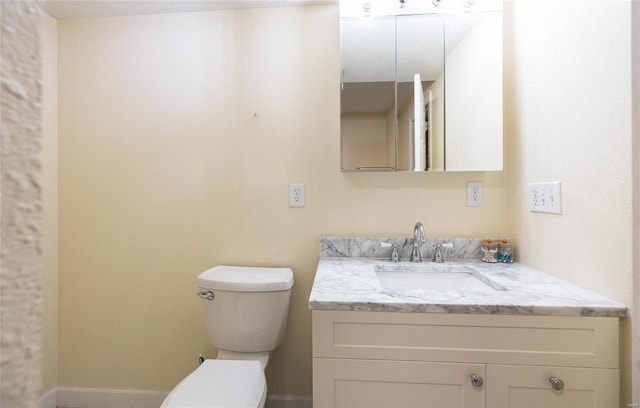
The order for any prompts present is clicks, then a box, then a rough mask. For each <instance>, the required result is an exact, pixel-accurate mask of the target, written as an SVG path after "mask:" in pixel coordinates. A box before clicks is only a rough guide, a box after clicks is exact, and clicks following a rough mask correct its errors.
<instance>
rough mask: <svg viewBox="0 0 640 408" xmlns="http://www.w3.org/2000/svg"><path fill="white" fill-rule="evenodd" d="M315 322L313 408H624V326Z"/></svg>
mask: <svg viewBox="0 0 640 408" xmlns="http://www.w3.org/2000/svg"><path fill="white" fill-rule="evenodd" d="M312 316H313V317H312V319H313V406H314V408H325V407H367V408H372V407H438V408H444V407H491V408H497V407H545V408H547V407H563V408H568V407H581V408H584V407H598V408H607V407H612V408H613V407H618V406H619V367H618V318H617V317H585V316H580V317H574V316H531V315H485V314H450V313H390V312H359V311H357V312H353V311H334V310H313V311H312ZM552 378H553V379H555V380H553V382H555V386H556V388H558V389H557V390H556V389H554V388H553V384H552V380H551V379H552Z"/></svg>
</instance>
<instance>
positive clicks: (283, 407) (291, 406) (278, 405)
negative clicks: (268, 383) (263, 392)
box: [265, 394, 313, 408]
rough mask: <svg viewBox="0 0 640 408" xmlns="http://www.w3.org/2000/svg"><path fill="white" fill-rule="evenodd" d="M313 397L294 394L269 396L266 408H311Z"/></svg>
mask: <svg viewBox="0 0 640 408" xmlns="http://www.w3.org/2000/svg"><path fill="white" fill-rule="evenodd" d="M312 406H313V402H312V400H311V397H308V396H302V395H294V394H267V403H266V404H265V408H311V407H312Z"/></svg>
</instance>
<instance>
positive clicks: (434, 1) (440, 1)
mask: <svg viewBox="0 0 640 408" xmlns="http://www.w3.org/2000/svg"><path fill="white" fill-rule="evenodd" d="M431 3H433V5H434V6H436V7H438V6H439V5H440V3H442V0H431Z"/></svg>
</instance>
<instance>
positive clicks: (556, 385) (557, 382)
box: [549, 377, 564, 391]
mask: <svg viewBox="0 0 640 408" xmlns="http://www.w3.org/2000/svg"><path fill="white" fill-rule="evenodd" d="M549 382H550V383H551V388H553V389H554V390H556V391H560V390H561V389H563V388H564V381H562V380H561V379H559V378H556V377H550V378H549Z"/></svg>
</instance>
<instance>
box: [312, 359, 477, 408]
mask: <svg viewBox="0 0 640 408" xmlns="http://www.w3.org/2000/svg"><path fill="white" fill-rule="evenodd" d="M472 374H476V375H477V376H479V377H482V378H484V374H485V366H484V364H462V363H428V362H416V361H382V360H355V359H354V360H351V359H325V358H315V359H314V360H313V381H314V382H313V406H314V408H321V407H323V408H324V407H335V408H338V407H350V408H351V407H363V408H364V407H366V408H387V407H394V408H397V407H403V408H409V407H421V408H428V407H433V408H446V407H484V403H485V391H484V386H478V387H474V386H473V384H472V381H471V375H472Z"/></svg>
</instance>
